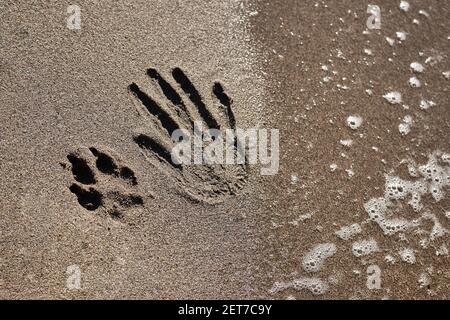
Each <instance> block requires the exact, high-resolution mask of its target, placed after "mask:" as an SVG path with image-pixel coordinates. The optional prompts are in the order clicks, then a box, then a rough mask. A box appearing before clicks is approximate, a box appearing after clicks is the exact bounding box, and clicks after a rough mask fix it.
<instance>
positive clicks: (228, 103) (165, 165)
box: [128, 68, 248, 203]
mask: <svg viewBox="0 0 450 320" xmlns="http://www.w3.org/2000/svg"><path fill="white" fill-rule="evenodd" d="M147 76H148V80H149V81H148V82H147V83H144V86H142V87H141V86H138V85H137V84H136V83H132V84H131V85H130V86H129V88H128V89H129V91H130V92H131V93H132V95H133V96H134V98H135V99H134V102H135V105H136V107H137V108H138V112H139V114H140V115H142V116H143V117H145V119H146V122H147V124H148V126H147V128H146V129H145V130H144V131H146V132H150V131H151V132H152V133H138V134H135V136H134V141H135V142H136V143H137V144H138V146H139V147H140V148H141V150H142V152H143V154H144V156H145V157H146V159H147V160H148V161H149V162H150V163H152V164H153V165H154V166H156V167H158V168H159V169H160V170H162V171H163V172H165V173H166V174H167V175H168V176H170V177H172V179H171V180H172V181H174V185H175V187H176V190H177V191H181V193H182V194H183V195H187V196H188V198H189V199H190V200H192V201H196V202H203V203H218V202H221V201H223V200H224V199H225V198H226V197H228V196H231V195H235V194H236V193H237V192H238V191H239V190H241V189H242V188H243V186H244V185H245V183H246V181H247V179H248V167H247V165H246V164H234V165H229V164H228V165H225V164H213V165H212V164H208V165H207V164H201V165H199V164H196V165H192V164H187V165H186V164H175V163H174V162H173V161H172V157H171V150H172V148H173V147H174V142H173V140H172V133H173V132H174V131H175V130H177V129H181V130H187V132H193V130H194V127H195V125H196V124H198V123H201V126H202V128H203V129H204V130H203V131H205V132H206V130H208V129H216V130H219V132H220V135H221V136H222V137H223V136H225V134H224V130H225V129H231V130H235V129H236V119H235V115H234V113H233V109H232V104H233V102H232V99H230V97H229V96H228V95H227V94H226V93H225V91H224V88H223V86H222V85H221V84H220V83H219V82H215V83H214V84H213V86H212V88H211V90H210V95H209V96H210V97H209V96H208V98H207V99H205V97H203V96H202V95H201V93H200V92H199V91H198V90H197V88H196V87H195V86H194V84H193V83H192V82H191V80H190V79H189V78H188V76H187V75H186V74H185V73H184V72H183V71H182V70H181V69H180V68H175V69H173V70H171V74H170V76H169V77H164V76H163V75H162V74H160V73H159V72H158V71H157V70H155V69H148V70H147ZM232 144H233V145H234V146H237V141H236V139H234V140H233V143H232ZM236 149H237V148H236ZM236 149H235V150H234V151H236Z"/></svg>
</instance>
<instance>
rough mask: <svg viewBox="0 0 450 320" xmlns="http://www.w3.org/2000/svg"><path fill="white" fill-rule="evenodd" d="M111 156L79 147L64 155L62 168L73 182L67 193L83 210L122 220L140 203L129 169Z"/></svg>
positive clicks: (110, 154)
mask: <svg viewBox="0 0 450 320" xmlns="http://www.w3.org/2000/svg"><path fill="white" fill-rule="evenodd" d="M112 154H113V152H112V151H110V150H107V151H106V150H104V149H100V148H96V147H91V148H85V147H83V148H79V149H78V150H76V151H75V152H73V153H70V154H69V155H68V156H67V160H68V161H69V166H65V167H66V168H69V169H70V170H71V172H72V175H73V180H74V181H73V183H72V184H71V185H70V187H69V190H70V191H71V192H72V193H73V194H74V195H75V196H76V199H77V201H78V203H79V204H80V205H81V206H82V207H83V208H85V209H86V210H89V211H95V212H103V213H106V214H108V215H109V216H110V217H111V218H113V219H116V220H119V221H123V219H125V218H126V216H127V214H129V213H130V210H134V209H139V208H141V207H142V206H143V205H144V200H143V198H142V197H141V196H140V195H139V194H137V193H136V192H135V189H136V187H137V184H138V183H137V179H136V176H135V174H134V172H133V170H131V169H130V168H129V167H127V166H125V165H123V164H122V161H121V160H119V158H118V157H117V156H113V155H112Z"/></svg>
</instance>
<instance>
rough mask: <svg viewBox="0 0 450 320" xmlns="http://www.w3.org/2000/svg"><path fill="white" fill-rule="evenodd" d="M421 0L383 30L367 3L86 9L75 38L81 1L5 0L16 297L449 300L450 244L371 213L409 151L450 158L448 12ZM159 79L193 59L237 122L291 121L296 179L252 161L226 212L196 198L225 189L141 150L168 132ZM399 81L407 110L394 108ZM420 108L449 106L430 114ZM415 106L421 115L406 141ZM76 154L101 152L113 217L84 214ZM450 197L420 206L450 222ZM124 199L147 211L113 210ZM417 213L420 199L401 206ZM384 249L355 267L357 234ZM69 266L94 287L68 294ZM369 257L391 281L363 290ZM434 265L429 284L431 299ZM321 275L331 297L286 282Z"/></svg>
mask: <svg viewBox="0 0 450 320" xmlns="http://www.w3.org/2000/svg"><path fill="white" fill-rule="evenodd" d="M409 3H410V4H411V9H410V10H409V11H408V12H403V11H401V10H400V9H399V1H398V3H397V1H387V0H386V1H379V3H378V5H379V6H380V7H381V9H382V26H381V29H380V30H376V31H371V32H370V34H363V31H364V30H365V29H366V19H367V17H368V16H369V14H367V13H366V11H367V5H368V4H369V1H350V0H345V1H339V2H337V1H281V0H280V1H256V0H255V1H232V0H230V1H219V0H217V1H216V0H213V1H204V0H203V1H201V0H195V1H165V0H160V1H140V0H139V1H132V2H130V1H117V3H116V2H112V1H110V2H103V1H79V2H78V3H77V4H78V5H79V6H80V7H81V10H82V11H81V12H82V13H81V14H82V26H81V30H76V31H74V30H69V29H67V28H66V18H67V16H68V14H67V13H66V8H67V6H68V5H70V4H72V3H71V2H68V1H62V2H61V1H51V2H48V1H47V2H45V3H44V2H43V1H42V2H38V3H32V4H28V3H27V2H25V1H5V0H1V1H0V17H1V18H0V27H1V30H2V31H1V37H0V42H1V46H0V74H1V76H0V90H1V91H0V92H1V93H0V112H1V118H0V119H1V130H0V133H1V136H0V176H1V181H2V182H1V184H0V194H1V197H0V208H1V209H0V298H3V299H5V298H13V299H17V298H157V299H168V298H219V299H220V298H276V299H284V298H288V297H290V298H298V299H301V298H343V299H348V298H403V299H404V298H425V299H427V298H435V299H439V298H449V294H448V292H449V284H450V282H449V281H450V273H449V271H448V266H449V257H448V255H441V256H437V255H436V250H438V249H439V246H441V245H447V246H448V235H447V234H444V235H443V236H442V237H440V238H439V239H438V240H436V241H435V242H433V243H430V244H429V245H428V247H427V248H426V249H424V248H422V247H421V246H420V243H419V242H420V240H421V234H419V233H420V232H419V233H418V232H417V231H418V229H417V228H416V229H414V230H411V232H405V234H404V236H399V235H398V234H396V235H394V236H385V235H383V232H382V231H381V229H380V228H379V226H378V225H377V224H376V223H374V222H369V221H367V213H366V211H365V210H364V203H366V202H367V201H368V200H369V199H371V198H374V197H381V196H383V191H384V185H385V177H384V174H386V173H389V172H390V171H391V170H394V171H395V174H396V175H400V176H401V177H402V178H404V179H407V178H408V174H407V173H405V168H404V166H401V165H400V162H401V160H402V159H413V160H415V161H416V162H417V163H419V164H423V163H426V161H427V156H428V155H429V154H431V153H432V152H433V151H435V150H441V151H443V152H450V139H449V136H450V134H449V132H450V109H449V107H450V106H449V93H448V88H449V83H450V81H449V80H447V79H446V78H445V77H444V76H443V75H442V72H445V71H448V70H450V61H449V57H448V55H449V44H450V41H449V39H448V37H450V22H449V20H448V18H449V16H450V7H449V5H448V4H446V3H445V1H437V0H427V1H413V0H411V1H409ZM419 10H425V11H426V13H428V14H429V17H426V16H425V15H424V14H423V13H422V14H421V13H420V12H419ZM413 19H418V20H419V21H420V24H419V25H417V24H415V23H413ZM397 31H405V32H406V33H407V39H406V40H405V41H402V43H398V42H397V43H396V44H395V46H394V47H391V46H390V45H389V44H388V42H387V41H386V39H385V37H391V38H395V39H396V34H395V32H397ZM365 49H370V50H372V52H373V55H368V54H367V53H365V52H364V50H365ZM339 52H342V53H341V54H340V53H339ZM420 52H422V53H423V55H419V53H420ZM428 57H435V60H436V61H435V63H428V64H426V63H425V60H426V59H427V58H428ZM389 58H391V59H392V61H389V60H388V59H389ZM413 61H420V62H421V63H423V64H424V65H425V67H426V71H425V72H424V73H423V74H421V75H418V78H419V79H420V80H421V81H422V87H421V88H416V89H413V88H410V86H409V85H408V82H407V81H408V79H409V78H410V77H411V76H412V75H413V73H412V72H411V70H410V67H409V65H410V63H411V62H413ZM431 62H433V61H431ZM325 65H326V66H328V67H327V68H328V71H326V70H323V68H322V66H325ZM148 68H154V69H156V70H158V71H159V73H160V74H162V75H163V76H164V77H165V78H166V79H171V74H170V72H171V70H172V69H173V68H181V69H182V70H183V71H184V72H185V73H186V75H187V76H189V77H190V79H191V81H192V83H193V84H195V86H196V88H197V89H198V90H199V91H200V93H201V95H202V96H203V98H204V100H205V102H206V104H207V105H208V106H209V107H211V106H212V107H216V104H215V103H214V102H213V101H214V99H213V97H212V94H211V88H212V85H213V84H214V82H216V81H220V83H222V84H223V86H224V88H225V90H226V92H227V94H228V95H229V96H230V97H232V99H233V105H232V107H233V110H234V112H235V114H236V120H237V125H238V126H239V127H242V128H247V127H264V128H278V129H279V130H280V134H281V140H280V164H281V166H280V171H279V173H278V174H277V175H275V176H268V177H261V176H260V175H259V171H258V170H257V169H258V168H252V169H251V170H250V171H249V172H248V178H247V181H246V183H245V185H244V186H243V187H242V188H239V190H238V191H237V192H236V194H233V195H227V194H225V195H224V196H223V197H220V199H219V201H197V202H196V201H192V199H190V198H189V197H186V196H185V192H184V191H185V190H191V191H192V190H194V191H193V192H194V193H196V192H198V193H196V195H197V196H198V195H199V194H200V198H201V197H202V196H203V195H205V194H208V193H204V192H203V191H204V190H207V189H208V188H209V187H210V186H209V185H208V181H200V182H199V180H198V179H197V180H196V178H195V175H194V178H193V180H188V181H187V182H186V181H185V183H180V181H178V180H177V179H176V176H174V175H172V174H171V173H172V171H170V170H165V169H164V168H161V166H159V165H158V164H156V165H155V163H154V162H152V161H149V159H148V157H146V155H145V153H143V152H142V150H141V149H140V148H139V146H138V145H137V144H136V143H135V142H134V141H133V137H136V135H138V134H142V133H145V134H148V135H150V136H151V135H152V134H155V130H157V127H155V125H154V124H153V123H151V122H150V121H149V119H148V118H147V117H145V116H143V114H142V112H141V111H142V110H140V109H139V107H140V103H139V101H137V99H136V98H135V97H134V96H133V95H132V94H131V93H130V91H129V89H128V88H129V85H130V84H132V83H136V84H138V85H139V86H140V87H141V88H143V90H144V91H145V92H149V93H151V94H152V95H156V96H158V94H157V92H156V91H153V90H154V89H153V87H152V86H151V85H150V81H149V77H148V76H147V75H146V73H145V72H146V70H147V69H148ZM333 71H335V72H337V73H336V74H333ZM326 76H330V78H331V80H330V81H328V82H327V81H324V78H325V77H326ZM170 81H171V83H172V84H174V83H175V82H174V80H173V79H171V80H170ZM338 85H340V87H338ZM344 86H346V87H344ZM347 87H348V89H347ZM366 89H371V90H372V91H373V95H371V96H370V95H368V94H367V93H366V92H365V90H366ZM393 90H398V91H401V92H402V93H403V99H404V104H405V105H408V106H409V109H406V108H405V107H402V105H390V104H389V103H387V102H386V101H385V99H383V98H382V96H383V95H384V94H385V93H386V92H388V91H393ZM157 99H158V102H160V103H162V104H163V103H164V102H163V101H164V100H163V99H162V98H161V97H159V98H157ZM421 99H429V100H433V101H434V102H435V103H436V106H433V107H432V108H430V109H428V110H421V109H420V108H419V103H420V100H421ZM354 114H355V115H360V116H361V117H362V118H363V124H362V126H361V127H360V128H358V129H357V130H355V131H353V130H351V129H350V128H349V127H348V126H347V125H346V119H347V117H348V116H349V115H354ZM406 115H411V116H412V117H413V119H414V124H413V126H412V129H411V132H410V133H409V134H408V135H406V136H402V135H401V134H400V132H399V130H398V125H399V124H400V123H401V122H402V119H403V118H404V116H406ZM341 139H352V140H353V145H352V146H351V147H349V148H348V147H344V146H343V145H342V144H340V142H339V141H340V140H341ZM373 147H376V148H378V149H377V150H378V151H375V150H374V149H373ZM88 148H96V150H99V151H100V152H105V153H106V154H108V155H110V156H111V157H112V158H113V159H114V161H115V163H116V165H117V167H118V168H117V170H118V171H117V172H119V170H120V168H124V167H126V168H130V169H131V170H132V171H133V173H134V176H135V178H136V182H137V183H136V184H133V183H131V182H130V181H131V180H127V179H122V178H121V177H120V174H117V176H114V174H113V175H109V174H106V173H104V172H101V170H98V169H96V168H95V162H94V160H95V156H94V155H93V154H92V153H90V151H89V149H88ZM68 155H75V156H77V157H80V158H83V159H88V161H89V164H90V165H91V167H92V168H94V169H93V170H94V174H95V179H96V183H95V184H93V185H90V186H88V187H93V188H95V189H96V190H99V191H100V192H102V193H103V194H104V195H105V198H104V206H100V207H99V208H98V209H97V210H95V211H89V210H87V209H86V208H84V207H83V206H80V204H79V203H78V201H77V197H76V196H75V195H74V193H72V192H71V191H70V187H71V186H72V185H74V184H78V185H80V183H78V182H77V181H76V179H75V177H74V175H73V174H72V171H71V169H72V166H73V163H72V164H71V163H70V161H69V159H68V158H67V156H68ZM334 163H335V164H336V165H337V166H338V169H337V170H336V171H334V172H331V171H330V168H329V166H330V165H331V164H334ZM166 169H167V168H166ZM349 169H351V170H353V172H354V175H353V176H352V177H351V178H350V177H349V176H348V172H346V171H345V170H349ZM168 171H169V172H168ZM293 175H294V176H297V177H298V181H295V179H294V181H293V180H292V176H293ZM202 177H203V176H202ZM369 177H370V178H369ZM410 180H411V178H410ZM83 187H85V186H83ZM88 187H87V188H88ZM444 191H447V194H446V195H445V197H444V199H443V200H441V201H439V202H436V201H434V199H432V198H431V196H427V197H425V198H424V199H423V202H424V204H425V206H426V210H429V212H430V213H433V214H435V215H436V216H437V217H438V219H439V221H440V223H441V225H442V226H443V227H444V228H446V229H449V230H450V220H449V219H447V218H446V217H445V212H446V211H450V201H449V196H448V194H449V193H448V191H449V190H448V189H446V190H444ZM124 195H125V196H135V197H139V199H142V203H143V204H142V205H141V204H140V203H135V204H134V205H132V206H130V207H127V206H126V205H124V206H122V207H120V208H119V211H120V212H119V213H120V215H121V216H120V218H117V217H116V218H113V217H112V216H111V214H112V213H113V214H115V213H117V208H116V207H115V205H116V204H117V200H118V199H119V200H120V197H122V196H124ZM127 199H128V198H127ZM197 200H198V199H197ZM206 200H209V199H208V198H207V199H206ZM216 200H217V199H216ZM119 202H120V201H119ZM138 202H139V201H138ZM208 202H211V203H208ZM414 214H415V213H413V212H412V210H411V209H410V208H409V207H407V205H406V202H405V204H404V210H403V211H402V215H403V216H407V217H414ZM416 215H417V214H416ZM352 223H359V224H361V225H362V229H363V231H362V233H361V234H359V235H358V236H357V237H355V238H354V239H353V240H351V241H343V240H341V239H339V238H338V237H337V236H336V235H335V231H337V230H339V229H340V227H342V226H345V225H349V224H352ZM432 226H433V225H432V224H431V222H427V223H425V224H424V226H423V230H422V231H424V234H425V233H426V232H427V231H429V230H430V228H431V227H432ZM419 231H420V230H419ZM369 238H373V239H375V240H376V241H377V243H378V246H379V248H380V250H379V252H376V253H374V254H372V255H369V256H368V257H363V258H357V257H355V256H354V255H353V254H352V251H351V248H352V242H353V241H356V240H361V239H369ZM320 243H333V244H335V245H336V247H337V251H336V253H335V254H334V255H333V256H332V257H330V258H328V259H327V260H326V261H325V263H324V266H323V268H322V269H321V270H320V271H319V272H316V273H308V272H306V271H304V270H302V267H301V258H302V256H304V254H305V253H306V252H308V251H309V250H310V249H311V247H313V246H314V245H316V244H320ZM402 248H412V249H413V250H415V254H416V259H417V261H416V263H415V264H411V265H410V264H407V263H405V262H401V261H399V260H400V258H399V256H398V250H400V249H402ZM388 254H392V255H393V256H395V258H396V260H397V261H396V263H395V264H393V265H391V264H389V263H387V262H386V261H385V256H386V255H388ZM72 265H76V266H78V267H79V268H80V271H81V289H80V290H70V289H69V288H67V286H66V281H67V278H68V274H67V273H66V270H67V267H69V266H72ZM370 265H377V266H378V267H379V268H380V270H381V280H382V282H381V288H380V289H378V290H370V289H368V288H367V286H366V282H367V275H366V272H367V268H368V267H369V266H370ZM424 273H425V274H428V275H429V277H430V278H431V282H430V283H429V284H428V283H427V284H426V285H425V286H424V287H422V288H421V287H420V285H419V283H418V278H419V275H420V274H424ZM305 277H308V278H315V279H321V280H322V281H324V282H326V283H327V287H328V290H326V292H325V293H324V294H322V295H312V293H311V291H310V290H308V289H301V290H295V289H294V288H288V289H286V290H281V291H280V292H277V293H273V292H272V291H270V289H271V288H272V287H273V286H274V284H275V283H276V282H285V283H288V282H290V281H292V280H293V279H299V278H305Z"/></svg>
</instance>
